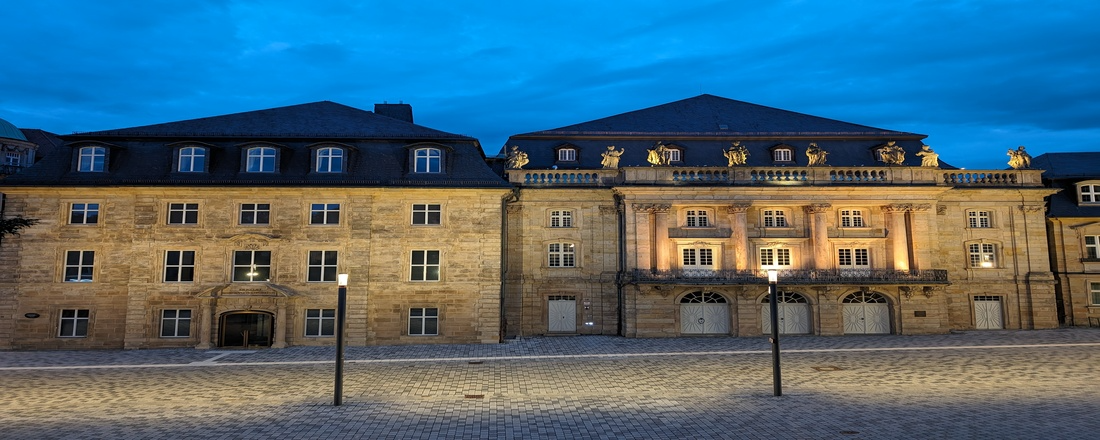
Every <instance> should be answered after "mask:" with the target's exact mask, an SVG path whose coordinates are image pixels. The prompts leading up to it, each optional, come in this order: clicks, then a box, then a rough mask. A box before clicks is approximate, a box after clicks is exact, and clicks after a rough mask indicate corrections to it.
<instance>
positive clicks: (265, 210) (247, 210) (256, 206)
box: [237, 203, 271, 226]
mask: <svg viewBox="0 0 1100 440" xmlns="http://www.w3.org/2000/svg"><path fill="white" fill-rule="evenodd" d="M239 212H240V215H238V216H237V220H238V221H239V223H240V224H241V225H248V226H256V225H269V224H271V204H270V203H241V206H240V211H239ZM245 214H249V215H250V216H251V217H252V219H251V221H248V220H246V219H245ZM261 216H262V217H264V218H263V221H260V220H261Z"/></svg>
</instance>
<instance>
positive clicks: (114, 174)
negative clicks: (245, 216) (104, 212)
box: [3, 101, 510, 188]
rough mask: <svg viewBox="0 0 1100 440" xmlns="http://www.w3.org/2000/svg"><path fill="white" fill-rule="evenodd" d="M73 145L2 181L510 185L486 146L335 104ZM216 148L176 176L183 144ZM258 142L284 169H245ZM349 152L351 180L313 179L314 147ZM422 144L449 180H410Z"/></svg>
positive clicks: (68, 141) (80, 139)
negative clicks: (88, 159)
mask: <svg viewBox="0 0 1100 440" xmlns="http://www.w3.org/2000/svg"><path fill="white" fill-rule="evenodd" d="M61 139H62V140H64V141H65V146H63V147H61V148H59V149H58V150H57V151H56V152H55V153H54V154H51V155H49V156H48V157H46V158H44V159H43V160H41V161H39V162H38V163H36V164H35V165H34V166H32V167H30V168H28V169H27V170H24V171H23V172H21V173H19V174H18V175H15V176H11V177H9V178H8V179H6V180H5V181H4V182H3V183H4V185H5V186H11V185H47V186H84V185H88V186H94V185H152V186H157V185H215V186H263V185H271V186H366V187H373V186H405V187H500V188H507V187H510V185H509V184H508V183H507V182H506V181H504V180H503V179H502V178H501V177H500V176H499V175H498V174H496V173H494V172H493V171H492V170H491V169H490V168H489V167H488V166H487V165H486V163H485V154H484V152H483V151H482V149H481V145H480V144H479V143H478V141H477V139H474V138H471V137H467V136H463V135H458V134H453V133H447V132H444V131H439V130H435V129H431V128H428V127H423V126H420V125H416V124H412V123H409V122H405V121H401V120H397V119H394V118H390V117H386V116H381V115H377V114H374V113H372V112H369V111H365V110H360V109H356V108H353V107H348V106H345V105H341V104H337V103H334V102H329V101H322V102H315V103H310V104H301V105H293V106H288V107H279V108H273V109H268V110H258V111H251V112H244V113H235V114H229V115H223V116H214V117H209V118H200V119H191V120H186V121H179V122H169V123H164V124H155V125H146V126H141V127H133V128H123V129H117V130H104V131H95V132H86V133H77V134H72V135H65V136H61ZM89 143H91V144H97V145H106V146H108V147H109V148H108V150H109V159H108V170H107V172H100V173H87V172H76V171H74V159H73V154H74V153H73V151H74V150H75V149H77V148H79V147H81V146H84V145H88V144H89ZM181 143H185V144H193V145H199V146H206V147H209V152H210V155H209V162H208V164H209V165H208V168H209V169H208V172H206V173H177V172H174V171H175V169H174V159H175V156H176V154H177V148H178V147H179V146H180V145H183V144H181ZM256 143H266V144H269V145H274V146H276V148H277V149H278V150H279V151H280V153H279V155H280V156H279V162H278V170H279V171H278V172H276V173H246V172H243V171H242V169H243V167H242V162H244V160H245V158H244V151H245V149H246V148H248V147H250V146H253V145H255V144H256ZM321 143H331V144H333V145H335V146H340V147H344V148H347V149H348V152H349V155H348V158H347V160H348V162H347V172H346V173H324V174H322V173H313V172H311V171H312V168H313V162H312V154H313V151H314V150H313V148H315V147H316V146H317V145H318V144H321ZM418 145H427V146H436V147H439V148H440V149H441V150H443V151H444V161H443V163H444V170H445V172H443V173H434V174H429V173H411V172H409V171H410V167H411V164H410V162H411V161H410V152H411V151H412V148H415V147H416V146H418Z"/></svg>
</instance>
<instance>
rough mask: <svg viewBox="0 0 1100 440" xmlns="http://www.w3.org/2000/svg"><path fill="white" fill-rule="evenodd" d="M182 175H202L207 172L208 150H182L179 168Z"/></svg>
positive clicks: (195, 148)
mask: <svg viewBox="0 0 1100 440" xmlns="http://www.w3.org/2000/svg"><path fill="white" fill-rule="evenodd" d="M176 169H177V170H179V172H181V173H201V172H203V171H204V170H206V149H205V148H200V147H184V148H180V156H179V167H178V168H176Z"/></svg>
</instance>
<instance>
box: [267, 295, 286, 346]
mask: <svg viewBox="0 0 1100 440" xmlns="http://www.w3.org/2000/svg"><path fill="white" fill-rule="evenodd" d="M280 300H281V301H279V308H278V309H277V310H276V311H275V342H274V343H272V344H271V348H286V329H287V325H286V302H287V298H280Z"/></svg>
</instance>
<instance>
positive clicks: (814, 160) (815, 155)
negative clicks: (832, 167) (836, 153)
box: [806, 142, 829, 167]
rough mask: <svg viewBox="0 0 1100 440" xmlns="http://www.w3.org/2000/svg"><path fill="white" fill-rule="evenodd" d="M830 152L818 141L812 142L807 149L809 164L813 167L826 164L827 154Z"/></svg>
mask: <svg viewBox="0 0 1100 440" xmlns="http://www.w3.org/2000/svg"><path fill="white" fill-rule="evenodd" d="M828 154H829V152H828V151H825V150H822V149H821V148H819V147H818V146H817V144H816V143H814V142H810V148H807V149H806V158H808V159H809V162H808V165H809V166H811V167H817V166H824V165H825V156H826V155H828Z"/></svg>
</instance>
